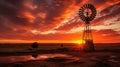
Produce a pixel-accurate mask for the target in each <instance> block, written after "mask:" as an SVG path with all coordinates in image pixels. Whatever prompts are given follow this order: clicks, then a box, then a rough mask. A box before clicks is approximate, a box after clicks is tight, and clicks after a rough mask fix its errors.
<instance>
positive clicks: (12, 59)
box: [0, 54, 79, 64]
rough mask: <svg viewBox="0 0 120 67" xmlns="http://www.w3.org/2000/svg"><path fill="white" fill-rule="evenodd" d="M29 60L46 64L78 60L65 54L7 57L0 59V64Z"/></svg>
mask: <svg viewBox="0 0 120 67" xmlns="http://www.w3.org/2000/svg"><path fill="white" fill-rule="evenodd" d="M29 60H45V61H48V62H56V61H58V62H61V61H72V60H73V61H74V60H79V58H77V57H72V56H71V55H67V54H39V55H37V54H33V55H26V56H7V57H0V64H6V63H14V62H22V61H29Z"/></svg>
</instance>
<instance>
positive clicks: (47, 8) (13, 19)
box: [0, 0, 120, 43]
mask: <svg viewBox="0 0 120 67" xmlns="http://www.w3.org/2000/svg"><path fill="white" fill-rule="evenodd" d="M86 3H90V4H93V5H94V6H95V7H96V9H97V16H96V18H95V19H94V20H93V21H91V26H92V33H93V38H94V42H95V43H115V42H120V0H0V43H9V42H11V43H12V42H13V43H16V42H20V43H21V42H34V41H38V42H60V43H64V42H74V41H79V40H81V39H82V34H83V29H84V22H83V21H82V20H81V19H80V18H79V16H78V10H79V9H80V7H81V6H82V5H83V4H86Z"/></svg>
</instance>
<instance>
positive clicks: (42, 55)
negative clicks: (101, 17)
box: [0, 43, 120, 67]
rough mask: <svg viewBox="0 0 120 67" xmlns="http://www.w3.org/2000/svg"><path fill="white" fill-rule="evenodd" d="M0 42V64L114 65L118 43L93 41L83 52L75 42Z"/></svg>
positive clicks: (22, 66)
mask: <svg viewBox="0 0 120 67" xmlns="http://www.w3.org/2000/svg"><path fill="white" fill-rule="evenodd" d="M62 45H63V46H61V44H55V43H54V44H39V47H38V48H36V49H33V48H32V47H31V44H0V67H118V66H120V64H119V63H120V44H119V43H116V44H95V49H96V51H94V52H83V51H78V50H76V49H77V48H75V47H76V46H78V45H77V44H62Z"/></svg>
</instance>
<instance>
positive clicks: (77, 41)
mask: <svg viewBox="0 0 120 67" xmlns="http://www.w3.org/2000/svg"><path fill="white" fill-rule="evenodd" d="M75 43H77V44H83V43H85V41H83V40H76V41H75Z"/></svg>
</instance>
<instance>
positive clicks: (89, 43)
mask: <svg viewBox="0 0 120 67" xmlns="http://www.w3.org/2000/svg"><path fill="white" fill-rule="evenodd" d="M95 16H96V8H95V7H94V6H93V5H91V4H85V5H83V6H82V7H81V8H80V9H79V17H80V18H81V19H82V20H83V21H84V22H85V27H84V32H83V39H82V41H85V43H84V47H83V50H84V51H94V50H95V49H94V43H93V37H92V31H91V26H90V21H92V20H93V19H94V18H95Z"/></svg>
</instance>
